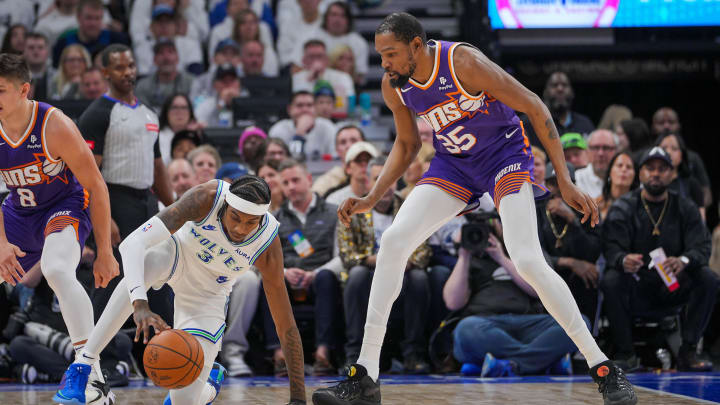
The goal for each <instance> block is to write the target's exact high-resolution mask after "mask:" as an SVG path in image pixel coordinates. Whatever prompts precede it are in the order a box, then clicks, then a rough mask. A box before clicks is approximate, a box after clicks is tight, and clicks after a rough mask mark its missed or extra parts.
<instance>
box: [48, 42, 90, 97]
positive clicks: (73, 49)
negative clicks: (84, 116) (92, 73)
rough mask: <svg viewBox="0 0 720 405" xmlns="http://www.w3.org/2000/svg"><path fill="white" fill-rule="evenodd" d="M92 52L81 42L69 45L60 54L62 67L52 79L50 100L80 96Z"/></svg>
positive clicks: (49, 93)
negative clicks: (80, 43)
mask: <svg viewBox="0 0 720 405" xmlns="http://www.w3.org/2000/svg"><path fill="white" fill-rule="evenodd" d="M91 64H92V62H91V61H90V54H88V52H87V50H86V49H85V48H84V47H83V46H82V45H79V44H73V45H68V46H67V47H65V49H64V50H63V52H62V55H61V56H60V68H59V69H58V70H57V72H56V73H55V77H54V78H53V79H52V80H51V81H50V91H49V92H48V98H49V99H50V100H72V99H77V98H80V81H81V80H82V74H83V72H84V71H85V70H86V69H88V68H90V66H91Z"/></svg>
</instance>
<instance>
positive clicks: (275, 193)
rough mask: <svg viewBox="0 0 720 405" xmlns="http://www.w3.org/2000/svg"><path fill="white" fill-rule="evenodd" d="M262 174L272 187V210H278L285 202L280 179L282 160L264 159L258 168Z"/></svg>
mask: <svg viewBox="0 0 720 405" xmlns="http://www.w3.org/2000/svg"><path fill="white" fill-rule="evenodd" d="M257 175H258V176H260V177H261V178H262V179H263V180H265V182H266V183H267V184H268V186H269V187H270V212H276V211H277V210H278V209H280V206H281V205H282V204H283V203H284V202H285V196H284V195H283V191H282V184H281V179H280V161H279V160H264V161H262V163H260V165H259V166H258V169H257Z"/></svg>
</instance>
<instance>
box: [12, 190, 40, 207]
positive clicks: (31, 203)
mask: <svg viewBox="0 0 720 405" xmlns="http://www.w3.org/2000/svg"><path fill="white" fill-rule="evenodd" d="M16 191H17V194H18V196H19V197H20V205H22V206H23V207H36V206H37V203H36V202H35V194H33V192H32V190H28V189H27V188H19V189H17V190H16Z"/></svg>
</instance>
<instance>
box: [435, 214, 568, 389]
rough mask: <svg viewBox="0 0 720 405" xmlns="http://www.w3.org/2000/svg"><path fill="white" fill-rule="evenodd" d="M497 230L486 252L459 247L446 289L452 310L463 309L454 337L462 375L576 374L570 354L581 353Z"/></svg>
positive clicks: (444, 295) (446, 302)
mask: <svg viewBox="0 0 720 405" xmlns="http://www.w3.org/2000/svg"><path fill="white" fill-rule="evenodd" d="M494 228H495V229H494V230H493V231H492V232H491V233H490V236H489V240H488V244H487V247H486V248H485V249H484V250H480V249H479V250H478V251H477V252H470V251H468V250H466V249H465V248H462V247H461V248H460V250H459V258H458V261H457V264H456V265H455V268H454V269H453V271H452V273H451V274H450V278H449V279H448V281H447V283H445V288H444V290H443V297H444V298H445V304H446V305H447V307H448V309H450V310H451V311H456V310H462V313H461V315H460V316H461V317H462V320H461V321H460V323H458V325H457V326H456V327H455V330H454V332H453V337H454V348H453V354H454V357H455V359H457V361H459V362H460V363H463V367H462V369H461V373H463V374H467V375H472V374H480V375H481V376H482V377H507V376H514V375H527V374H544V373H545V372H546V371H549V372H551V373H552V374H572V366H571V363H570V358H569V354H570V353H573V352H575V351H576V350H577V348H576V347H575V345H574V344H573V342H572V340H571V339H570V337H568V335H567V334H566V333H565V331H564V330H563V329H562V327H560V325H559V324H558V323H557V322H556V321H555V320H554V319H553V318H552V317H551V316H550V315H548V314H547V313H545V311H544V308H543V305H542V303H541V302H540V300H539V299H538V295H537V293H536V292H535V290H533V288H532V287H531V286H530V285H529V284H528V283H527V282H526V281H525V280H523V278H522V277H521V276H520V275H519V274H518V272H517V269H516V268H515V265H514V264H513V262H512V261H511V260H510V259H509V258H508V256H507V254H506V253H505V250H504V248H503V242H502V241H501V239H500V238H499V236H498V235H499V234H500V232H498V229H497V228H498V227H494ZM458 239H459V238H457V239H456V240H458ZM481 370H482V371H481Z"/></svg>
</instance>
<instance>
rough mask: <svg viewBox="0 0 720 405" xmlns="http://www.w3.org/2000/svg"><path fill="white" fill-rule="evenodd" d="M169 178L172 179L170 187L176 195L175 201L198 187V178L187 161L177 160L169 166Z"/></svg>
mask: <svg viewBox="0 0 720 405" xmlns="http://www.w3.org/2000/svg"><path fill="white" fill-rule="evenodd" d="M167 172H168V177H170V187H172V191H173V193H175V200H176V201H177V200H179V199H180V197H182V196H183V194H185V192H186V191H188V190H190V189H191V188H193V187H195V186H196V185H198V184H199V183H198V180H197V176H196V175H195V170H194V169H193V167H192V165H191V164H190V162H188V160H187V159H175V160H173V161H172V162H170V164H169V165H168V168H167Z"/></svg>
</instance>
